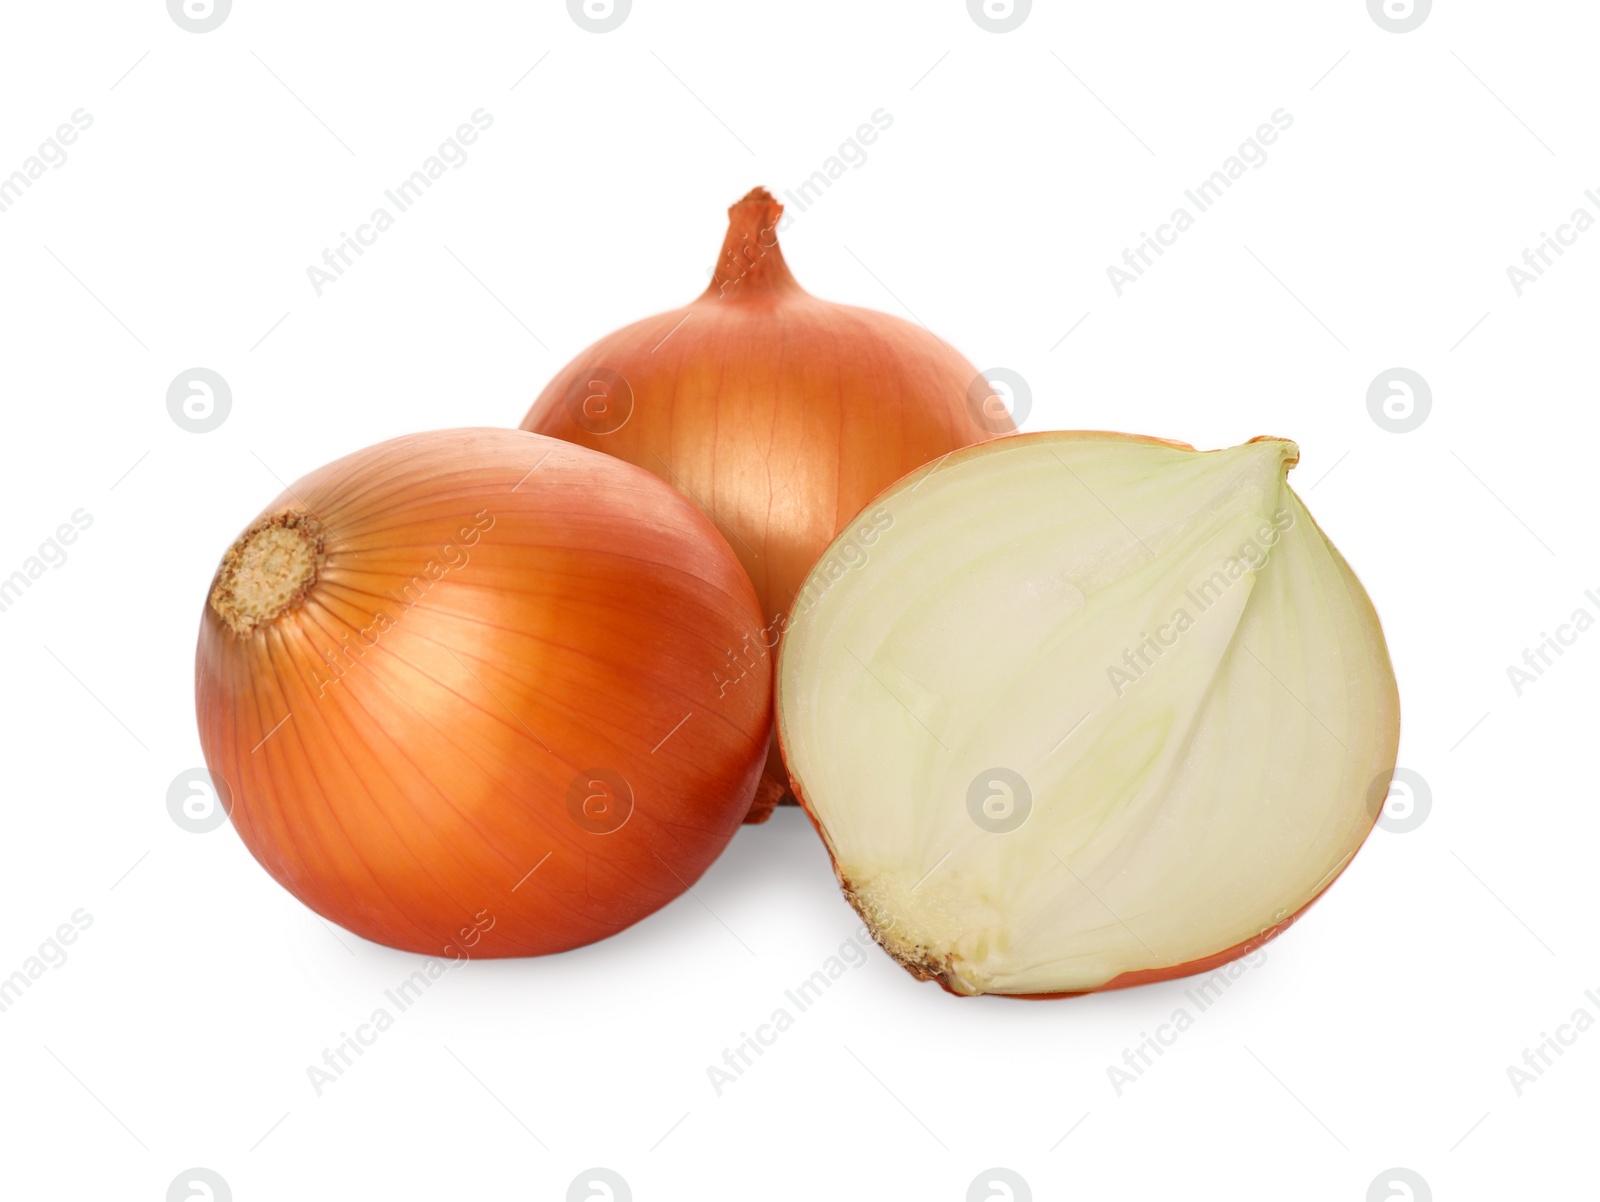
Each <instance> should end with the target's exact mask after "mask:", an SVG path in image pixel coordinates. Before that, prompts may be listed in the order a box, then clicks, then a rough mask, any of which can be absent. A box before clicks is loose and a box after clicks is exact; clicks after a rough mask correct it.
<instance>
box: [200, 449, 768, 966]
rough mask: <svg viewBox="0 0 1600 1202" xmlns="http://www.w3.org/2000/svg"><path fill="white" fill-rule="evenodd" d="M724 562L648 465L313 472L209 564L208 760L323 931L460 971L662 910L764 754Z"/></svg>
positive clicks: (559, 456)
mask: <svg viewBox="0 0 1600 1202" xmlns="http://www.w3.org/2000/svg"><path fill="white" fill-rule="evenodd" d="M762 620H763V619H762V615H761V609H760V606H759V605H758V604H757V602H756V596H755V590H754V589H753V588H752V587H751V585H750V582H749V580H748V579H747V578H746V576H745V574H744V571H743V569H741V568H740V566H739V562H738V560H737V559H736V558H735V556H734V554H733V551H732V550H731V549H730V548H729V547H728V545H727V543H726V542H724V541H723V539H722V536H721V535H719V534H718V533H717V532H716V530H715V529H714V528H713V527H712V525H711V523H710V522H709V521H707V520H706V519H705V518H704V517H702V516H701V515H700V514H699V513H698V512H697V511H696V510H695V508H694V506H693V505H692V504H690V503H689V502H688V501H687V500H685V499H684V498H683V497H682V496H680V495H679V494H678V493H677V492H676V491H675V490H674V489H672V488H671V487H670V486H668V485H666V484H663V483H662V482H661V481H659V480H657V479H656V478H655V477H653V476H651V475H650V474H649V473H648V472H645V471H641V470H640V469H639V468H636V467H633V466H631V465H629V464H626V463H623V462H622V461H620V460H617V459H613V458H610V457H609V456H605V455H601V454H599V453H597V452H595V451H587V450H584V449H583V448H581V447H575V446H572V445H570V444H568V443H564V442H559V441H557V440H556V439H552V438H544V437H541V436H539V435H537V434H528V433H524V432H522V431H516V430H445V431H440V432H437V433H432V434H421V435H416V436H413V437H409V438H399V439H395V440H394V441H392V442H386V443H382V444H380V445H379V446H375V447H372V448H369V449H368V450H365V451H361V452H358V453H357V454H354V455H351V456H348V457H346V458H344V459H340V460H338V461H337V462H334V463H331V464H329V465H328V466H327V467H324V468H321V469H320V470H318V471H315V472H312V473H311V474H310V475H308V476H306V477H305V478H304V479H302V480H300V481H298V482H296V483H295V484H294V486H293V487H291V488H290V489H288V490H287V491H286V492H285V493H283V495H282V496H280V497H278V499H277V500H275V501H274V502H273V503H272V504H271V505H269V506H267V508H266V509H265V510H264V511H263V513H262V515H261V517H260V518H259V519H257V521H256V522H254V523H253V524H252V525H251V526H250V527H249V528H248V529H247V530H246V531H245V533H244V534H243V535H242V536H241V537H240V539H239V540H238V542H236V543H235V544H234V545H233V547H232V548H231V549H230V550H229V551H228V554H227V556H226V557H225V558H224V560H223V563H222V567H221V568H220V569H219V571H218V574H217V578H216V580H215V581H214V582H213V586H212V589H211V593H210V596H209V600H208V603H207V605H206V607H205V611H204V618H203V620H202V622H201V626H200V645H199V651H198V654H197V656H196V661H195V693H196V705H197V709H198V712H199V722H200V739H201V744H202V746H203V747H204V749H205V757H206V763H207V765H209V767H210V769H211V771H212V773H213V775H214V776H219V777H221V778H222V780H223V781H224V782H225V788H226V789H227V791H230V792H231V794H232V817H233V823H234V826H235V827H236V828H237V829H238V831H239V835H240V837H241V838H242V839H243V840H244V842H245V845H246V846H247V847H248V848H249V849H250V851H251V853H252V854H253V855H254V856H255V857H256V859H257V860H259V861H260V862H261V864H262V866H263V867H265V868H266V869H267V871H268V872H270V873H271V874H272V875H273V876H274V877H275V878H277V880H278V881H279V882H280V883H281V884H282V885H283V886H284V887H285V888H286V889H288V890H289V891H290V892H291V893H293V894H294V895H295V896H296V897H298V898H299V899H300V900H301V901H303V902H304V903H305V904H306V905H308V906H310V907H311V908H312V909H313V910H315V911H316V912H317V913H318V914H321V915H322V916H323V917H325V918H328V919H331V920H332V921H334V922H337V923H339V924H341V925H342V926H345V927H347V928H349V929H350V930H352V931H355V932H356V933H357V934H359V935H362V936H364V937H366V938H368V939H372V940H375V941H377V942H379V943H384V944H388V945H389V946H391V947H398V948H403V949H405V950H407V951H414V952H424V953H428V954H430V955H433V956H449V957H451V958H453V959H459V958H462V957H469V956H473V957H476V956H513V955H532V954H537V953H542V952H555V951H562V950H565V949H567V948H572V947H576V946H578V945H580V944H584V943H589V942H591V941H593V940H596V939H600V938H602V937H604V936H606V935H610V934H613V933H614V932H616V931H619V930H621V929H622V928H624V927H626V926H628V925H629V924H630V923H633V922H635V921H637V920H638V919H640V918H642V917H644V916H645V915H646V914H649V913H651V912H652V911H654V910H656V909H658V908H659V907H661V906H663V905H665V904H666V903H667V902H669V901H671V900H672V899H673V898H675V897H677V896H678V895H680V894H681V893H682V892H683V891H684V890H686V889H687V888H688V887H689V886H690V885H691V884H692V883H693V882H694V880H695V879H696V878H697V877H698V876H699V875H700V874H701V873H702V872H703V871H704V870H705V869H706V867H707V865H709V864H710V863H711V861H712V860H713V859H715V858H716V856H717V854H718V853H719V852H721V850H722V848H723V847H724V846H725V845H726V844H727V842H728V840H729V839H730V838H731V837H732V835H733V833H734V832H735V831H736V830H737V829H738V827H739V824H740V822H741V821H742V820H743V818H744V816H745V814H746V812H747V811H748V809H749V807H750V801H751V797H752V796H753V794H754V792H755V787H756V782H757V780H758V778H759V776H760V772H761V766H762V764H763V762H764V760H765V758H766V750H767V732H768V730H769V727H770V722H771V701H770V682H769V678H768V676H767V675H766V672H767V668H766V664H767V661H766V660H761V661H759V662H758V663H756V664H753V665H751V668H750V671H751V673H752V677H753V678H752V679H751V680H748V681H746V682H744V687H742V688H735V689H724V688H723V687H722V686H721V685H720V684H719V683H718V673H719V671H721V670H722V669H723V668H724V666H725V664H726V652H727V648H728V647H729V646H730V645H736V644H737V643H738V642H739V640H740V639H741V638H742V637H743V636H744V635H745V634H746V633H747V632H750V631H754V630H758V629H759V628H760V626H761V623H762Z"/></svg>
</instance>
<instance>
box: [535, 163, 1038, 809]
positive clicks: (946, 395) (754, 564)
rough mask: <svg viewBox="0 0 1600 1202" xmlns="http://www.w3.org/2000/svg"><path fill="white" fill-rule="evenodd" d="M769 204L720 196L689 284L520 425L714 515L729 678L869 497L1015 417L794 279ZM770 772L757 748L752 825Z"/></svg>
mask: <svg viewBox="0 0 1600 1202" xmlns="http://www.w3.org/2000/svg"><path fill="white" fill-rule="evenodd" d="M782 213H783V206H782V205H781V204H779V203H778V202H777V201H776V200H774V199H773V198H772V195H771V194H770V193H769V192H767V191H766V190H765V189H763V188H757V189H755V190H754V191H752V192H751V193H750V194H749V195H747V196H745V197H744V199H743V200H741V201H739V202H738V203H737V204H735V205H734V206H733V207H732V208H730V209H729V210H728V233H727V237H726V238H725V239H724V241H723V244H722V252H721V254H720V256H719V257H718V261H717V266H716V268H715V270H714V272H713V275H712V279H711V284H710V286H709V287H708V288H707V289H706V290H705V292H704V293H702V294H701V296H700V297H699V298H698V299H697V300H695V301H694V302H693V303H691V304H689V305H687V306H685V307H683V308H681V309H674V310H673V311H672V312H670V313H662V314H659V315H657V316H655V317H650V318H647V319H645V320H644V321H639V322H635V323H634V324H633V325H630V326H627V327H625V328H623V329H621V330H618V331H616V332H615V333H613V334H610V335H608V336H607V337H605V338H602V339H601V340H600V341H599V342H596V343H595V344H594V345H593V346H591V347H589V348H588V349H587V350H585V351H583V352H582V353H581V354H579V355H578V357H577V358H575V359H574V360H573V361H572V362H571V363H569V364H568V365H567V366H566V367H565V368H563V369H562V370H561V371H560V372H559V373H557V375H556V376H555V378H554V379H552V380H551V381H550V383H549V385H548V386H547V387H546V388H545V390H544V391H543V392H542V393H541V394H540V395H539V399H538V400H536V401H535V402H534V404H533V408H532V409H530V410H529V411H528V415H527V417H526V418H524V419H523V422H522V428H523V429H525V430H533V431H536V432H537V433H540V434H550V435H554V436H555V437H557V438H563V439H566V440H567V441H569V442H575V443H579V444H581V445H583V446H586V447H593V448H595V449H596V450H601V451H605V452H607V453H608V454H611V455H615V456H617V457H618V458H620V459H626V460H627V461H628V462H629V463H635V464H638V465H639V466H640V467H642V468H644V469H646V470H647V471H650V472H653V473H655V474H656V475H657V476H660V477H661V478H662V479H664V480H667V481H670V482H671V483H672V484H674V485H676V486H677V487H678V488H679V489H680V490H682V491H683V492H684V493H685V494H687V495H688V496H689V497H690V499H692V500H693V501H694V503H695V504H696V505H698V506H699V507H700V509H701V511H702V512H703V513H705V514H706V515H707V516H708V517H710V518H712V519H713V520H714V521H716V522H717V523H718V524H719V525H720V527H721V528H722V530H723V531H724V532H725V533H726V534H727V536H728V541H729V543H731V544H732V546H733V549H734V551H735V552H736V553H737V554H738V556H739V561H740V562H741V563H742V564H743V565H744V567H745V570H746V571H747V572H749V574H750V579H751V580H752V581H754V583H755V586H756V593H757V595H758V596H759V597H760V598H761V605H762V609H763V610H764V611H765V614H766V620H767V625H766V627H765V628H764V629H759V630H756V631H753V632H752V634H753V635H754V637H753V638H752V640H751V641H750V643H749V645H748V646H746V645H745V644H744V643H742V642H736V643H735V644H732V645H730V647H729V648H728V650H729V665H728V668H727V670H726V672H725V675H726V677H727V679H728V680H729V681H733V680H737V679H739V673H740V671H741V670H742V666H743V665H744V664H745V663H747V662H748V661H749V660H750V659H752V658H756V657H759V656H765V655H766V654H767V652H768V651H769V650H770V649H771V648H773V647H775V646H776V645H777V643H778V640H779V637H780V635H781V634H782V632H783V629H784V627H785V626H786V625H787V623H788V621H789V619H790V617H791V616H792V612H793V609H794V607H795V595H796V593H797V591H798V590H799V588H800V585H801V582H802V581H803V580H804V579H805V576H806V574H807V573H808V572H810V571H811V569H812V567H813V565H814V564H815V563H816V562H817V557H818V556H819V555H820V554H821V552H822V550H823V548H824V547H826V546H827V545H828V544H829V542H831V541H832V540H833V538H834V536H835V535H837V534H839V532H840V531H841V530H842V529H843V528H844V526H845V524H846V523H847V522H849V521H850V520H851V519H852V518H853V517H854V516H855V515H856V514H857V513H858V512H859V511H860V510H861V508H862V506H864V505H865V504H866V503H867V502H868V501H869V500H871V499H872V497H873V496H875V495H876V494H877V493H878V492H880V491H881V490H882V489H884V488H886V487H888V486H889V485H890V484H892V483H893V482H894V481H895V480H897V479H899V478H900V477H901V476H903V475H904V474H905V473H906V472H909V471H911V470H913V469H914V468H917V467H920V466H922V465H923V464H925V463H928V462H930V461H932V460H934V459H937V458H939V457H940V456H942V455H945V454H948V453H949V452H950V451H953V450H956V449H957V448H959V447H964V446H967V445H969V444H971V443H974V442H982V441H985V440H987V439H989V438H992V437H994V436H995V435H997V434H1003V433H1010V432H1012V431H1014V430H1015V426H1014V425H1013V424H1012V421H1011V418H1010V417H1009V415H1008V414H1007V412H1006V410H1005V407H1004V405H1003V404H1002V403H1001V402H1000V400H999V398H998V397H997V396H996V395H995V392H994V390H993V389H992V388H990V387H989V385H988V384H987V383H986V382H985V381H984V380H983V379H982V378H981V377H980V376H979V374H978V370H977V369H976V368H975V367H973V366H972V364H971V363H969V362H967V360H966V359H964V358H962V356H961V355H960V354H958V353H957V352H956V351H955V350H954V349H953V348H951V347H950V346H949V345H948V344H947V343H945V342H944V341H942V340H941V339H939V338H937V337H935V336H934V335H932V334H930V333H928V332H927V331H926V330H924V329H922V328H921V327H920V326H916V325H912V324H911V323H909V322H906V321H902V320H900V319H899V318H897V317H891V316H889V315H888V314H885V313H877V312H873V311H872V310H869V309H858V308H854V307H852V306H849V305H835V304H830V303H828V302H827V301H821V300H818V299H817V298H816V297H814V296H811V295H810V294H808V293H807V292H805V291H804V290H803V289H801V287H800V285H799V284H797V283H796V282H795V279H794V276H792V275H791V274H790V273H789V268H788V266H787V265H786V264H785V263H784V259H783V252H782V251H781V250H780V249H779V247H778V236H777V228H778V221H779V218H780V217H781V215H782ZM740 687H743V686H742V685H741V686H740ZM787 784H788V782H787V777H786V776H785V775H784V772H783V767H782V763H781V761H780V760H779V759H778V755H777V751H776V747H774V750H773V754H772V757H771V759H770V760H769V764H768V770H767V777H766V780H765V781H764V782H763V785H762V793H761V796H760V798H759V800H758V803H757V806H756V809H755V810H754V811H753V812H752V815H753V818H754V819H755V820H759V819H760V818H764V817H765V816H766V814H767V813H769V812H770V808H771V805H772V804H773V803H775V802H776V801H778V800H779V798H780V797H781V796H782V795H783V794H784V793H786V792H787Z"/></svg>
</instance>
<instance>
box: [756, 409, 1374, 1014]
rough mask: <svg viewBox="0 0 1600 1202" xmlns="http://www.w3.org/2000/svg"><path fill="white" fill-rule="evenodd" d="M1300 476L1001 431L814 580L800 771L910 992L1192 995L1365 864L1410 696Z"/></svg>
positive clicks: (786, 672) (787, 685)
mask: <svg viewBox="0 0 1600 1202" xmlns="http://www.w3.org/2000/svg"><path fill="white" fill-rule="evenodd" d="M1297 457H1298V451H1297V449H1296V448H1295V446H1294V444H1292V443H1290V442H1287V441H1284V440H1280V439H1264V440H1256V441H1254V442H1251V443H1248V444H1246V445H1244V446H1240V447H1235V448H1233V449H1231V450H1226V451H1217V452H1211V453H1205V454H1202V453H1199V452H1196V451H1194V450H1193V449H1192V448H1190V447H1187V446H1184V445H1183V444H1178V443H1164V442H1160V441H1157V440H1153V439H1139V438H1133V437H1130V436H1126V435H1110V434H1093V433H1047V434H1028V435H1018V436H1016V437H1013V438H1007V439H1002V440H1000V441H998V442H993V443H989V444H986V445H984V446H981V447H974V448H971V449H970V450H967V451H963V452H960V453H958V454H956V455H954V456H951V457H950V459H948V460H946V461H945V462H944V463H942V464H935V465H932V466H931V467H930V468H929V469H925V470H923V471H921V472H917V473H914V474H913V475H912V476H910V477H908V478H907V479H905V480H903V481H901V482H900V483H899V484H897V485H896V486H895V487H893V488H891V489H890V490H888V491H887V492H886V493H884V494H883V495H882V496H880V497H879V498H877V500H876V501H875V502H874V503H873V505H872V507H871V511H872V512H877V511H880V510H881V511H882V512H883V513H884V514H886V515H889V516H891V517H892V526H891V527H890V528H889V530H888V533H887V534H886V535H885V537H884V538H883V539H882V540H881V542H880V543H879V544H878V545H877V546H876V547H875V548H874V549H873V555H872V558H871V561H870V562H869V563H868V564H866V565H865V567H864V568H863V569H862V570H860V571H856V572H851V573H848V574H846V575H844V576H841V577H839V578H838V579H837V580H832V581H829V580H825V579H817V578H813V581H812V584H813V586H814V588H815V594H816V601H815V604H814V605H812V606H810V607H809V608H808V609H807V610H806V611H805V612H804V613H803V614H802V615H801V616H800V617H799V618H798V619H797V620H796V621H795V622H794V623H793V624H792V625H791V627H790V629H789V632H788V634H787V635H786V637H785V642H784V647H783V651H782V655H781V659H780V665H779V679H778V685H777V693H778V722H779V735H780V738H781V740H782V746H783V749H784V755H785V760H786V762H787V764H788V766H789V770H790V772H791V774H792V778H793V783H794V788H795V792H796V794H797V795H798V796H799V798H800V800H801V803H802V804H803V805H805V806H806V807H807V810H808V812H809V813H810V814H811V816H812V818H813V820H814V821H815V823H816V825H817V827H818V829H819V831H820V832H821V834H822V836H823V838H824V840H825V841H826V843H827V845H828V848H829V851H830V853H831V854H832V857H833V860H834V865H835V868H836V871H837V873H838V875H839V878H840V881H841V884H842V886H843V888H844V891H845V894H846V896H847V897H848V898H849V899H850V901H851V902H852V904H854V905H855V907H856V908H857V909H858V910H859V911H860V913H861V915H862V917H863V918H864V919H865V920H866V922H867V924H868V926H869V927H870V928H871V929H872V931H873V932H874V934H875V936H876V937H877V939H878V940H879V942H880V943H882V944H883V946H884V947H885V948H886V949H888V950H889V951H890V953H891V954H892V955H894V956H895V958H896V959H897V960H899V961H900V962H901V963H902V964H903V965H904V966H905V967H907V968H908V969H909V970H910V971H911V972H912V973H913V974H914V975H917V976H919V977H922V978H931V979H935V980H937V981H939V982H940V983H941V984H943V985H944V986H945V987H946V988H948V989H950V990H951V991H953V992H957V993H962V994H976V993H1002V994H1021V995H1053V994H1069V993H1080V992H1086V991H1092V990H1097V989H1103V988H1108V987H1119V986H1123V985H1129V984H1137V983H1140V982H1143V981H1150V980H1160V979H1165V978H1168V977H1172V976H1180V975H1185V974H1187V973H1190V972H1194V971H1199V970H1200V969H1204V968H1210V967H1213V966H1215V965H1217V964H1220V963H1222V962H1225V961H1227V960H1229V959H1231V958H1233V957H1234V956H1236V955H1239V954H1242V953H1243V952H1244V951H1246V950H1249V949H1250V948H1252V947H1254V946H1258V945H1259V943H1260V942H1262V941H1264V940H1265V939H1266V938H1269V937H1271V936H1272V935H1273V934H1275V933H1277V932H1278V931H1279V930H1281V929H1283V928H1284V927H1285V926H1286V925H1287V924H1288V923H1289V922H1291V921H1293V919H1294V917H1295V916H1296V915H1298V913H1299V912H1300V911H1301V910H1303V909H1304V908H1305V907H1306V906H1307V905H1309V904H1310V903H1311V902H1312V901H1313V900H1314V899H1315V898H1316V897H1317V896H1318V895H1319V894H1321V892H1322V891H1323V890H1324V889H1326V888H1327V887H1328V885H1329V884H1330V883H1331V882H1332V881H1333V879H1334V878H1335V877H1336V876H1338V874H1339V873H1340V872H1341V871H1342V870H1343V868H1344V867H1345V866H1346V865H1347V864H1348V863H1349V862H1350V859H1351V857H1352V856H1354V854H1355V852H1356V850H1357V849H1358V848H1359V847H1360V846H1361V843H1362V841H1363V840H1364V839H1365V837H1366V836H1367V834H1368V832H1369V831H1370V829H1371V827H1372V825H1373V823H1374V821H1375V819H1376V817H1377V814H1378V808H1377V806H1378V805H1379V804H1381V799H1382V797H1383V796H1384V795H1385V794H1386V792H1387V786H1388V781H1389V776H1390V773H1391V772H1392V770H1393V767H1394V762H1395V753H1396V747H1397V743H1398V737H1399V700H1398V695H1397V691H1396V687H1395V680H1394V675H1393V672H1392V669H1391V667H1390V663H1389V658H1388V653H1387V650H1386V647H1385V644H1384V639H1383V634H1382V631H1381V629H1380V627H1379V623H1378V618H1377V615H1376V613H1375V612H1374V610H1373V607H1372V605H1371V602H1370V601H1369V600H1368V598H1367V595H1366V593H1365V591H1364V590H1363V589H1362V587H1361V584H1360V582H1359V581H1358V580H1357V579H1356V577H1355V575H1354V574H1353V573H1352V572H1351V570H1350V568H1349V566H1348V565H1347V564H1346V563H1345V561H1344V559H1343V558H1342V557H1341V556H1340V555H1339V553H1338V551H1336V550H1335V549H1334V547H1333V545H1332V544H1331V543H1330V542H1329V541H1328V540H1327V538H1326V537H1325V536H1324V535H1323V534H1322V532H1321V531H1320V530H1319V529H1318V528H1317V526H1316V524H1315V522H1314V521H1313V520H1312V518H1311V515H1310V514H1309V513H1308V512H1307V511H1306V509H1305V507H1304V506H1303V504H1302V503H1301V502H1300V500H1299V498H1298V497H1297V496H1295V494H1294V493H1293V492H1292V491H1291V490H1290V489H1289V487H1288V484H1287V482H1286V474H1287V469H1288V468H1289V467H1290V466H1292V465H1293V463H1294V462H1295V461H1296V459H1297ZM1375 798H1376V799H1377V801H1375V800H1374V799H1375Z"/></svg>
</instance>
